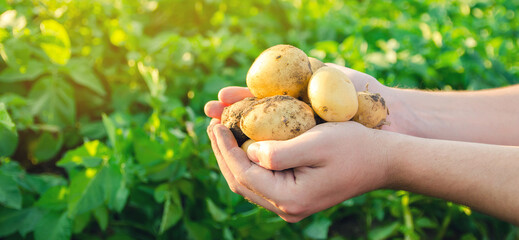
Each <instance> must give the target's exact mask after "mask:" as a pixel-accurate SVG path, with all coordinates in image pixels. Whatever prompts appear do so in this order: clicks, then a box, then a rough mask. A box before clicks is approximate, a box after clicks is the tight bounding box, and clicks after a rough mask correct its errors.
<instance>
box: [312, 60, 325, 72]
mask: <svg viewBox="0 0 519 240" xmlns="http://www.w3.org/2000/svg"><path fill="white" fill-rule="evenodd" d="M308 61H310V67H311V68H312V72H314V73H315V72H317V70H319V68H322V67H324V66H326V65H324V63H323V62H321V60H319V59H317V58H313V57H308Z"/></svg>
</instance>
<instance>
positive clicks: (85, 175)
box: [68, 168, 107, 217]
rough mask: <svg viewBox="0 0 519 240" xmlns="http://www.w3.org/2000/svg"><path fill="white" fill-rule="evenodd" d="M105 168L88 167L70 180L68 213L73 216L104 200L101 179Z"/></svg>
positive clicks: (94, 206)
mask: <svg viewBox="0 0 519 240" xmlns="http://www.w3.org/2000/svg"><path fill="white" fill-rule="evenodd" d="M106 173H107V171H106V170H105V168H101V169H99V170H98V169H95V168H88V169H86V170H84V171H82V172H80V173H78V174H77V175H76V176H74V178H72V180H71V181H70V188H69V189H70V194H69V201H68V214H69V216H70V217H74V216H76V215H78V214H82V213H84V212H88V211H90V210H92V209H94V208H97V207H99V206H101V205H102V204H103V202H104V190H103V188H104V184H105V182H103V179H104V178H106V176H104V175H105V174H106Z"/></svg>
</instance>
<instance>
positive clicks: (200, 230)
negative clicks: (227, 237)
mask: <svg viewBox="0 0 519 240" xmlns="http://www.w3.org/2000/svg"><path fill="white" fill-rule="evenodd" d="M184 226H185V227H186V229H187V233H188V234H189V238H190V239H194V240H209V239H211V231H209V229H207V227H206V226H203V225H202V224H199V223H196V222H192V221H190V220H189V219H187V218H184Z"/></svg>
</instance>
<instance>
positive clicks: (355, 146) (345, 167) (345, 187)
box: [208, 119, 390, 222]
mask: <svg viewBox="0 0 519 240" xmlns="http://www.w3.org/2000/svg"><path fill="white" fill-rule="evenodd" d="M386 134H389V133H388V132H385V131H379V130H373V129H368V128H366V127H364V126H362V125H360V124H358V123H355V122H341V123H325V124H321V125H318V126H316V127H314V128H312V129H310V130H309V131H307V132H305V133H303V134H302V135H300V136H298V137H296V138H293V139H290V140H287V141H261V142H257V143H254V144H252V145H251V146H250V147H249V149H248V152H247V153H245V152H244V151H243V150H242V149H241V148H240V147H238V145H237V143H236V140H235V139H234V137H233V135H232V133H231V132H230V130H229V129H227V128H226V127H225V126H223V125H222V124H219V120H218V119H213V120H212V122H211V125H210V126H209V127H208V135H209V138H210V139H211V144H212V147H213V150H214V153H215V155H216V158H217V160H218V165H219V167H220V170H221V171H222V174H223V175H224V177H225V179H226V180H227V183H228V184H229V187H230V188H231V190H232V191H233V192H235V193H238V194H240V195H242V196H244V197H245V198H246V199H248V200H249V201H251V202H254V203H256V204H258V205H261V206H263V207H265V208H266V209H268V210H270V211H272V212H274V213H276V214H278V215H279V216H280V217H281V218H283V219H284V220H286V221H288V222H297V221H300V220H302V219H303V218H305V217H307V216H309V215H311V214H313V213H315V212H318V211H321V210H324V209H327V208H329V207H331V206H334V205H336V204H338V203H340V202H342V201H344V200H346V199H349V198H351V197H354V196H357V195H360V194H362V193H365V192H368V191H371V190H375V189H378V188H383V187H386V186H388V184H389V182H390V181H389V179H390V177H389V176H390V174H389V170H390V168H389V167H388V166H389V164H388V155H387V154H386V153H387V150H388V148H386V147H387V146H389V145H390V144H389V141H388V140H389V138H388V137H387V136H386Z"/></svg>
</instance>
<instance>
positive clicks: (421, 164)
mask: <svg viewBox="0 0 519 240" xmlns="http://www.w3.org/2000/svg"><path fill="white" fill-rule="evenodd" d="M398 139H399V140H397V141H395V143H394V144H396V145H395V146H394V148H393V149H398V150H397V151H398V152H396V153H395V154H392V155H391V156H393V157H392V158H391V161H392V162H391V163H392V166H394V167H392V168H391V169H392V171H391V172H392V173H391V174H390V176H391V177H390V179H391V181H390V182H391V183H392V184H391V185H392V186H391V187H392V188H396V189H403V190H407V191H411V192H416V193H421V194H424V195H429V196H433V197H438V198H442V199H446V200H450V201H453V202H456V203H461V204H464V205H467V206H469V207H472V208H474V209H476V210H478V211H481V212H484V213H487V214H489V215H493V216H495V217H498V218H501V219H503V220H505V221H509V222H511V223H513V224H515V225H519V201H518V199H519V187H518V186H519V174H518V172H519V147H510V146H498V145H488V144H479V143H466V142H455V141H445V140H431V139H423V138H416V137H410V136H400V137H399V138H398ZM402 139H403V140H402Z"/></svg>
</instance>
